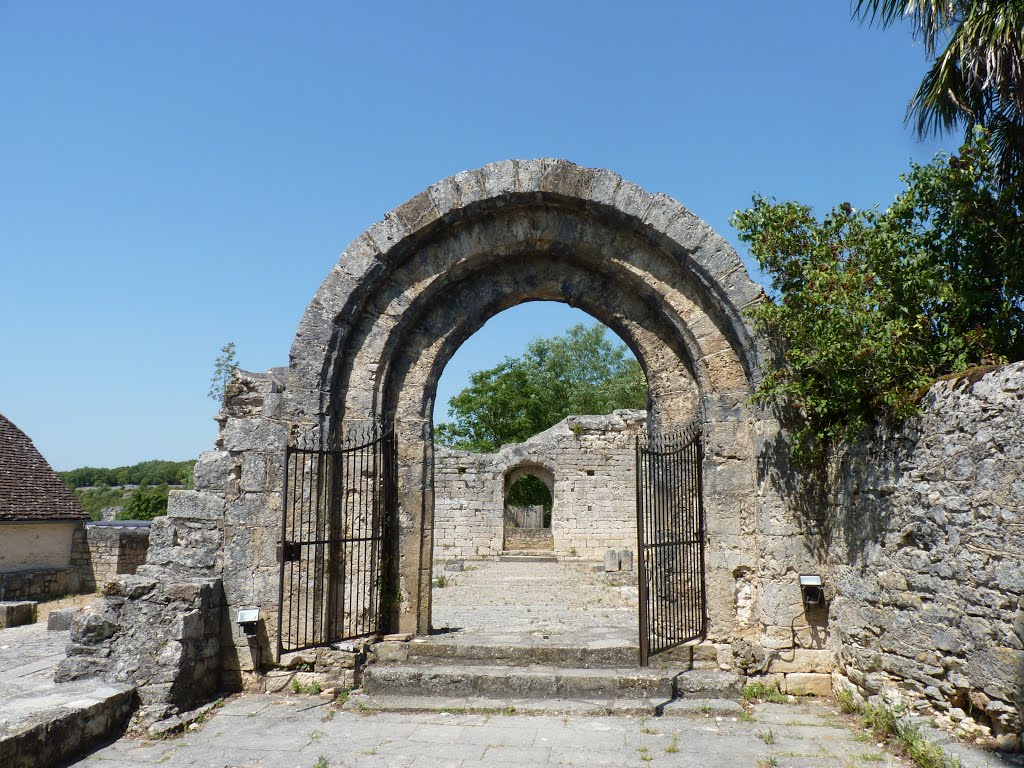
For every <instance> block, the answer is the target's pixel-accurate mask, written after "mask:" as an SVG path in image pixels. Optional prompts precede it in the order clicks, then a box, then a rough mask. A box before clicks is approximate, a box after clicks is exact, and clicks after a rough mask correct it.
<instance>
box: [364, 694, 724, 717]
mask: <svg viewBox="0 0 1024 768" xmlns="http://www.w3.org/2000/svg"><path fill="white" fill-rule="evenodd" d="M345 707H346V708H347V709H354V710H358V711H377V712H448V713H451V714H480V715H490V714H503V715H573V716H580V717H582V716H602V715H618V716H623V717H626V716H631V717H659V716H664V717H686V716H692V717H695V716H706V715H720V716H726V717H740V716H742V714H743V707H742V705H740V703H739V702H738V701H736V700H735V699H719V698H702V699H677V700H674V701H666V700H665V699H662V698H657V697H653V698H652V697H634V698H581V699H526V698H522V699H517V698H500V699H498V698H490V697H485V696H416V695H408V694H401V693H397V694H395V693H376V694H370V693H361V694H359V693H357V694H353V695H352V696H351V697H350V698H349V700H348V702H347V703H346V705H345Z"/></svg>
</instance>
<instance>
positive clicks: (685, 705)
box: [357, 636, 743, 715]
mask: <svg viewBox="0 0 1024 768" xmlns="http://www.w3.org/2000/svg"><path fill="white" fill-rule="evenodd" d="M742 685H743V678H742V677H740V676H739V675H736V674H733V673H729V672H722V671H720V670H717V669H686V668H681V667H672V666H666V667H648V668H640V667H638V666H637V649H636V647H635V646H632V647H631V646H623V647H612V648H572V647H564V648H559V647H550V646H502V645H482V644H480V645H474V644H469V643H465V642H459V643H455V642H445V641H444V640H443V639H439V638H438V637H436V636H435V637H432V638H429V639H425V638H414V639H412V640H411V641H409V642H397V641H384V642H380V643H377V644H375V645H374V646H372V648H371V651H370V664H369V665H368V666H367V668H366V670H365V671H364V673H363V691H364V693H363V694H362V695H361V697H359V698H358V699H357V705H358V706H360V707H366V708H369V709H376V710H389V711H451V712H506V713H510V712H517V713H526V712H528V713H540V712H544V713H551V712H555V713H577V714H605V713H615V714H634V715H662V714H666V715H669V714H684V713H690V712H715V713H734V714H735V713H739V712H740V710H741V708H740V704H739V700H740V697H741V693H742Z"/></svg>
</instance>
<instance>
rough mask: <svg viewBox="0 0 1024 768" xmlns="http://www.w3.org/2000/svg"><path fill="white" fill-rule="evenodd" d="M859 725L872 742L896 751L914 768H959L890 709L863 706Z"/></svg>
mask: <svg viewBox="0 0 1024 768" xmlns="http://www.w3.org/2000/svg"><path fill="white" fill-rule="evenodd" d="M860 715H861V721H862V722H863V724H864V727H865V728H867V729H869V730H870V731H871V733H872V734H873V735H874V736H875V738H876V739H879V740H882V741H885V742H887V743H889V744H892V745H894V746H897V747H899V748H900V749H901V750H902V751H903V752H905V753H906V755H907V757H909V758H910V759H911V760H912V761H913V762H914V765H916V766H918V768H961V764H960V759H959V758H957V757H955V756H951V755H947V754H946V753H945V752H944V751H943V750H942V747H940V746H939V745H938V744H935V743H933V742H931V741H929V740H928V739H927V738H925V736H924V734H923V733H921V729H920V728H918V727H917V726H916V725H914V724H913V723H910V722H908V721H906V720H903V719H901V718H900V713H899V712H898V711H897V710H895V709H893V708H892V707H887V706H884V705H877V704H866V705H865V706H864V707H863V708H862V709H861V710H860Z"/></svg>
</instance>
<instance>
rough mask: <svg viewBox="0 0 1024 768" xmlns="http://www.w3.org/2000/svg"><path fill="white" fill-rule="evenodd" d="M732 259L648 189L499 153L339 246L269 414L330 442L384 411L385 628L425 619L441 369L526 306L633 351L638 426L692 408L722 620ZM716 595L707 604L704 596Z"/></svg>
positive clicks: (732, 380) (747, 507)
mask: <svg viewBox="0 0 1024 768" xmlns="http://www.w3.org/2000/svg"><path fill="white" fill-rule="evenodd" d="M762 296H763V293H762V291H761V290H760V288H758V287H757V286H756V285H755V284H754V283H753V282H752V281H751V280H750V278H749V276H748V275H747V272H746V270H745V269H744V267H743V266H742V264H741V263H740V261H739V259H738V257H737V256H736V254H735V252H734V251H733V250H732V249H731V248H730V247H729V246H728V244H726V243H725V242H724V241H723V240H722V239H721V238H720V237H718V236H717V235H715V234H714V233H713V232H712V231H711V230H710V228H709V227H707V225H705V224H704V223H703V222H701V221H700V220H699V219H697V218H696V217H695V216H694V215H693V214H691V213H690V212H689V211H687V210H686V209H685V208H683V207H682V206H681V205H679V204H678V203H676V202H675V201H673V200H671V199H670V198H668V197H666V196H664V195H651V194H649V193H647V192H645V191H643V190H642V189H640V188H639V187H637V186H635V185H633V184H631V183H629V182H627V181H625V180H623V179H622V178H621V177H619V176H618V175H616V174H614V173H611V172H608V171H601V170H594V169H587V168H581V167H579V166H575V165H573V164H571V163H568V162H565V161H561V160H534V161H507V162H503V163H497V164H494V165H490V166H486V167H485V168H482V169H479V170H477V171H470V172H466V173H461V174H458V175H456V176H454V177H451V178H449V179H446V180H444V181H442V182H439V183H438V184H435V185H433V186H432V187H430V188H429V189H428V190H426V191H425V192H423V193H421V194H419V195H417V196H416V197H414V198H413V199H412V200H410V201H409V202H407V203H405V204H404V205H402V206H400V207H399V208H397V209H396V210H395V211H393V212H391V213H389V214H388V215H387V216H386V217H385V218H384V220H383V221H382V222H380V223H378V224H377V225H375V226H373V227H371V228H370V229H369V230H368V231H367V232H366V233H365V234H363V235H361V236H360V237H359V238H357V239H356V241H355V242H354V243H353V244H352V245H351V246H350V247H349V248H348V249H347V250H346V251H345V252H344V253H343V254H342V256H341V257H340V259H339V262H338V264H337V266H336V267H335V268H334V269H333V270H332V272H331V273H330V275H328V277H327V279H326V280H325V281H324V283H323V285H322V286H321V287H320V290H319V291H318V292H317V294H316V296H315V298H314V299H313V301H312V302H311V304H310V306H309V308H308V309H307V312H306V314H305V316H304V318H303V320H302V323H301V325H300V327H299V331H298V334H297V336H296V339H295V342H294V344H293V346H292V351H291V360H290V368H289V372H288V380H287V388H286V393H285V403H284V409H285V412H284V413H283V414H282V415H283V416H284V418H285V420H286V421H288V422H290V423H291V424H292V425H293V432H297V433H299V434H300V435H301V437H302V439H304V440H305V441H306V442H307V443H309V442H315V443H319V444H320V445H322V446H324V447H329V446H330V445H332V444H333V443H334V442H335V441H337V440H338V439H339V436H341V435H343V434H344V433H345V432H346V430H348V429H350V428H352V427H354V426H359V425H361V424H364V423H365V422H366V420H367V419H370V418H372V417H373V416H375V415H384V416H386V417H388V418H390V419H393V420H394V421H395V424H396V439H397V442H398V471H397V475H398V502H399V510H398V521H397V523H398V525H397V536H396V541H395V542H394V544H395V547H396V552H395V554H396V562H397V574H396V576H397V580H398V587H399V590H400V597H401V599H400V602H399V605H398V610H397V612H396V615H395V616H394V622H395V624H396V627H395V628H397V629H400V630H402V631H420V632H425V631H428V629H429V623H430V569H431V552H432V545H433V541H432V536H433V513H434V499H433V485H432V484H433V461H434V458H433V432H432V430H433V426H432V422H431V414H432V411H433V403H434V397H435V392H436V386H437V381H438V378H439V377H440V374H441V371H442V370H443V368H444V366H445V364H446V363H447V361H448V360H449V359H450V358H451V356H452V354H453V353H454V352H455V350H456V349H458V347H459V346H460V345H461V344H462V343H463V342H464V341H465V340H466V339H467V338H468V337H469V336H470V335H472V334H473V333H474V332H475V331H476V330H478V329H479V328H480V327H481V326H482V325H483V323H484V322H485V321H486V320H487V319H489V318H490V317H492V316H493V315H494V314H496V313H498V312H500V311H502V310H504V309H507V308H509V307H511V306H515V305H517V304H520V303H523V302H527V301H534V300H554V301H562V302H566V303H568V304H570V305H572V306H575V307H579V308H580V309H583V310H584V311H586V312H588V313H589V314H591V315H593V316H594V317H595V318H597V319H598V320H600V321H601V322H603V323H604V324H605V325H607V326H608V327H610V328H611V329H612V330H613V331H615V332H616V333H617V334H618V335H619V336H620V337H621V338H622V339H623V340H624V341H625V342H626V344H627V345H628V346H629V347H630V348H631V349H632V351H633V352H634V354H635V355H636V357H637V359H638V361H639V362H640V365H641V366H642V368H643V370H644V372H645V374H646V376H647V379H648V383H649V388H650V397H651V402H650V414H651V416H650V422H651V423H650V428H651V429H652V430H661V429H666V428H671V427H673V426H678V425H681V424H683V423H686V422H688V421H690V420H691V419H692V418H694V417H695V416H699V418H701V419H702V421H703V423H704V427H705V433H706V436H707V459H706V466H705V475H706V478H707V481H706V508H707V515H708V527H709V536H710V535H714V536H715V537H716V538H717V542H716V544H717V545H718V546H717V547H716V548H715V549H711V550H709V553H710V559H709V568H708V582H709V583H708V590H709V595H710V597H711V599H710V600H709V610H710V619H711V626H712V632H714V631H715V627H716V626H719V627H720V628H721V632H723V633H725V632H728V627H731V623H732V621H733V619H734V610H733V605H732V595H733V592H734V589H735V583H734V579H733V575H732V567H731V566H730V565H729V563H730V562H737V561H742V562H752V561H753V554H754V553H753V542H752V541H751V540H750V539H749V538H743V537H741V536H740V527H741V526H740V524H739V521H740V520H741V519H746V520H747V525H748V526H749V525H750V518H751V515H752V507H753V497H754V495H755V466H754V455H753V446H752V441H751V428H752V416H751V413H750V412H749V408H748V406H747V405H746V401H747V398H748V397H749V394H750V392H751V387H752V379H753V376H754V374H755V371H756V370H757V367H758V366H757V348H756V345H755V344H754V342H753V337H752V334H751V332H750V330H749V328H748V327H747V325H746V323H745V322H744V320H743V317H742V312H743V310H744V309H745V308H746V307H747V306H749V305H751V304H753V303H755V302H757V301H759V300H761V298H762ZM716 594H717V595H718V596H719V597H720V598H721V599H719V600H715V599H714V597H715V595H716Z"/></svg>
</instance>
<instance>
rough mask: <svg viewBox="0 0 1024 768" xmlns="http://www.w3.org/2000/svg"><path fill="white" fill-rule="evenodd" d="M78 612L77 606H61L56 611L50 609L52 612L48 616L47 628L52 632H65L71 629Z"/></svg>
mask: <svg viewBox="0 0 1024 768" xmlns="http://www.w3.org/2000/svg"><path fill="white" fill-rule="evenodd" d="M76 613H78V609H77V608H60V609H58V610H56V611H50V614H49V615H48V616H47V617H46V628H47V629H48V630H50V631H52V632H63V631H65V630H68V629H71V622H72V621H73V620H74V618H75V614H76Z"/></svg>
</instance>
